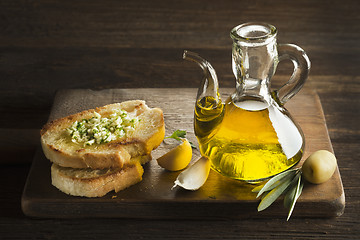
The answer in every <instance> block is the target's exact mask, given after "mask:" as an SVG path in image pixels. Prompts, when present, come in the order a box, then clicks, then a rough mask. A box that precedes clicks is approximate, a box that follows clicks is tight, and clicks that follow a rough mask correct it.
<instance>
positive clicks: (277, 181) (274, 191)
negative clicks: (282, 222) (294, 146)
mask: <svg viewBox="0 0 360 240" xmlns="http://www.w3.org/2000/svg"><path fill="white" fill-rule="evenodd" d="M301 174H302V173H301V170H300V169H299V168H297V169H291V170H288V171H285V172H283V173H280V174H278V175H276V176H274V177H273V178H271V179H270V180H269V181H268V182H267V183H265V184H262V185H260V186H257V187H255V188H254V189H253V190H252V192H258V195H257V198H258V197H259V196H261V195H262V197H261V201H260V204H259V206H258V211H263V210H265V209H266V208H268V207H269V206H270V205H271V204H272V203H273V202H275V200H276V199H277V198H278V197H280V196H281V195H282V194H284V195H285V197H284V207H285V208H289V213H288V217H287V221H288V220H289V218H290V216H291V214H292V212H293V210H294V207H295V203H296V201H297V199H298V198H299V197H300V195H301V193H302V189H303V186H304V183H303V180H302V178H301Z"/></svg>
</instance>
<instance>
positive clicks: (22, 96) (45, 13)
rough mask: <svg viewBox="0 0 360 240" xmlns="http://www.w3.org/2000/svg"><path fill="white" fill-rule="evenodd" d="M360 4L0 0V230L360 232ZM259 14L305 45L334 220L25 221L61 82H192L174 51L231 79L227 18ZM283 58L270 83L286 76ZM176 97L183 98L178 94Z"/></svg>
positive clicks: (205, 234) (230, 234) (53, 235)
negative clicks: (333, 193)
mask: <svg viewBox="0 0 360 240" xmlns="http://www.w3.org/2000/svg"><path fill="white" fill-rule="evenodd" d="M359 12H360V4H359V2H358V1H356V0H353V1H351V0H338V1H334V0H327V1H325V0H318V1H316V0H306V1H301V0H299V1H286V0H283V1H268V0H237V1H225V0H222V1H158V0H156V1H140V0H132V1H117V0H113V1H93V0H88V1H57V0H50V1H49V0H47V1H43V0H29V1H17V0H2V1H0V83H1V84H0V85H1V88H0V109H1V117H0V124H1V125H0V151H1V155H0V156H1V158H0V182H1V187H0V238H1V239H8V238H14V239H25V238H45V239H57V238H59V239H61V238H71V239H80V238H87V239H93V238H100V239H102V238H117V239H118V238H120V239H122V238H124V239H127V238H130V239H140V238H146V239H161V238H166V239H195V238H203V239H238V238H246V239H264V238H268V239H277V238H283V239H304V238H312V239H359V234H360V230H359V229H360V219H359V218H360V217H359V214H360V204H359V203H360V188H359V182H360V174H359V171H360V154H359V152H360V144H359V143H360V141H359V140H360V137H359V133H360V127H359V125H360V124H359V123H360V97H359V96H360V75H359V68H360V67H359V66H360V17H359ZM249 21H264V22H268V23H271V24H273V25H275V26H277V28H278V31H279V33H278V42H280V43H295V44H298V45H300V46H301V47H303V48H304V49H305V50H306V52H307V54H308V55H309V58H310V60H311V63H312V69H311V75H310V78H309V80H308V82H307V83H306V84H307V86H308V87H311V88H313V89H315V90H316V91H317V92H318V94H319V96H320V98H321V102H322V104H323V108H324V112H325V117H326V120H327V124H328V129H329V134H330V137H331V141H332V144H333V148H334V151H335V154H336V156H337V158H338V165H339V169H340V173H341V175H342V179H343V184H344V189H345V194H346V208H345V213H344V214H343V215H342V216H341V217H338V218H334V219H307V218H305V219H304V218H294V219H291V220H290V221H289V222H286V221H285V218H284V219H256V217H254V219H246V220H241V221H189V220H186V221H181V220H179V221H161V220H156V221H152V220H130V219H125V220H124V219H102V220H97V219H83V220H55V219H46V220H44V219H30V218H27V217H25V216H24V215H23V213H22V211H21V207H20V198H21V193H22V189H23V186H24V183H25V180H26V176H27V173H28V171H29V168H30V165H31V161H32V159H33V155H34V152H35V149H36V148H37V147H38V144H39V129H40V128H41V127H42V125H43V124H44V123H46V121H47V118H48V115H49V112H50V109H51V105H52V101H53V98H54V95H55V93H56V91H57V90H58V89H63V88H92V89H106V88H138V87H145V88H154V87H156V88H162V87H170V88H177V87H198V83H199V81H200V78H201V72H200V71H199V69H197V68H196V67H195V66H194V65H192V64H190V63H187V62H184V61H183V60H182V52H183V50H184V49H189V50H192V51H195V52H198V53H200V54H201V55H202V56H203V57H205V58H207V59H208V60H209V61H210V62H211V63H212V64H213V66H214V68H215V69H216V70H217V73H218V77H219V79H220V86H221V87H232V86H234V77H233V75H232V72H231V44H232V41H231V39H230V37H229V32H230V30H231V29H232V27H234V26H236V25H238V24H241V23H243V22H249ZM290 71H291V65H289V63H283V64H281V65H280V66H279V68H278V71H277V75H276V77H275V78H274V85H278V84H280V83H281V82H284V81H286V79H287V78H288V77H289V74H290ZM179 104H181V99H179Z"/></svg>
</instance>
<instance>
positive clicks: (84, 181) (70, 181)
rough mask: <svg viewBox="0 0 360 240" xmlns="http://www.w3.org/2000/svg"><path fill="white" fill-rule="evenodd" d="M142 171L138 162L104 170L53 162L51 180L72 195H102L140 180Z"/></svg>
mask: <svg viewBox="0 0 360 240" xmlns="http://www.w3.org/2000/svg"><path fill="white" fill-rule="evenodd" d="M143 173H144V169H143V168H142V166H141V164H140V162H134V163H133V164H132V165H126V166H124V168H122V169H118V168H117V169H105V170H93V169H74V168H65V167H61V166H59V165H57V164H55V163H53V164H52V166H51V181H52V185H54V186H55V187H56V188H58V189H59V190H60V191H62V192H64V193H66V194H69V195H72V196H81V197H102V196H104V195H106V194H107V193H108V192H110V191H112V190H114V191H115V192H119V191H121V190H123V189H125V188H128V187H130V186H132V185H134V184H136V183H138V182H140V181H141V180H142V175H143Z"/></svg>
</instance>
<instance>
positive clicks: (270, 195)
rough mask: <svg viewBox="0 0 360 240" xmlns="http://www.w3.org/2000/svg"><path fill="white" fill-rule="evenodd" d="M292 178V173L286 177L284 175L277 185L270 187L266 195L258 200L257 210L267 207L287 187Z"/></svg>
mask: <svg viewBox="0 0 360 240" xmlns="http://www.w3.org/2000/svg"><path fill="white" fill-rule="evenodd" d="M292 180H293V175H292V174H289V175H288V177H286V178H285V179H283V180H282V181H281V183H280V184H279V186H277V187H276V188H274V189H272V190H271V191H270V192H269V193H268V194H267V195H266V197H264V198H263V199H262V200H261V202H260V204H259V206H258V211H259V212H260V211H262V210H265V209H266V208H268V207H269V206H270V205H271V204H272V203H273V202H274V201H275V200H276V199H277V198H278V197H280V195H281V194H282V193H283V192H284V191H285V190H286V189H287V188H288V186H289V185H290V184H291V182H292Z"/></svg>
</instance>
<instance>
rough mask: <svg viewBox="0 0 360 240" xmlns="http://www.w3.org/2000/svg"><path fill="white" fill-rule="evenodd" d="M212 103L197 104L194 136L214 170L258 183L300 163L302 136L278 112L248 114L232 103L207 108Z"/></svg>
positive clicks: (252, 112)
mask: <svg viewBox="0 0 360 240" xmlns="http://www.w3.org/2000/svg"><path fill="white" fill-rule="evenodd" d="M212 101H213V98H211V97H205V98H203V99H201V100H200V101H198V102H197V106H196V108H195V133H196V135H197V138H198V141H199V146H200V151H201V153H202V154H203V155H205V156H207V157H209V158H210V160H211V164H212V168H213V169H214V170H216V171H218V172H220V173H221V174H223V175H225V176H228V177H230V178H234V179H239V180H244V181H248V182H257V181H260V180H262V179H266V178H268V177H271V176H273V175H275V174H278V173H280V172H282V171H284V170H286V169H288V168H290V167H292V166H293V165H295V164H296V163H297V162H298V161H299V160H300V159H301V156H302V149H303V143H302V135H301V133H300V132H299V131H298V129H297V127H296V126H295V124H294V123H293V122H292V120H291V119H290V118H289V117H288V116H287V115H284V114H283V113H282V112H281V111H280V110H279V109H277V108H275V107H266V108H262V109H259V110H246V109H244V108H240V107H238V106H236V105H235V104H234V103H233V102H231V101H227V103H226V104H225V105H223V104H219V105H218V106H217V107H216V105H214V104H213V105H211V104H210V105H204V103H207V102H212ZM250 102H255V101H250ZM250 102H249V103H250ZM245 103H246V102H245ZM251 104H253V103H251ZM220 105H221V106H220ZM245 105H246V104H245ZM250 109H251V108H250ZM275 128H276V129H279V130H276V129H275ZM282 128H283V129H282ZM279 137H280V139H281V143H280V141H279ZM289 142H290V144H289ZM284 150H285V151H284ZM285 152H286V153H285ZM289 155H291V156H289Z"/></svg>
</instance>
